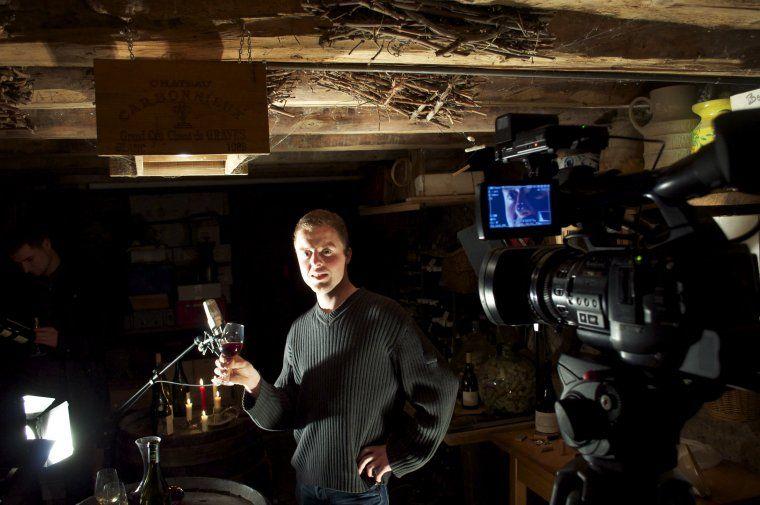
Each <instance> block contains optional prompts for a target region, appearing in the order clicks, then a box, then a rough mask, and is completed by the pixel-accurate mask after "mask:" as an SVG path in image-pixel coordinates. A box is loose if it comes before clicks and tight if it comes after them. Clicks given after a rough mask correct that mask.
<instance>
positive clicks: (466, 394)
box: [462, 352, 480, 409]
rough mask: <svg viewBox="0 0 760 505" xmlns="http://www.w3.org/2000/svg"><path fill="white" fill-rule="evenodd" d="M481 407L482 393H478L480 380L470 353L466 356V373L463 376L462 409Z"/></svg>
mask: <svg viewBox="0 0 760 505" xmlns="http://www.w3.org/2000/svg"><path fill="white" fill-rule="evenodd" d="M479 406H480V392H479V391H478V378H477V376H476V375H475V367H474V366H473V364H472V357H471V355H470V353H469V352H468V353H467V354H466V355H465V363H464V373H463V374H462V408H465V409H476V408H478V407H479Z"/></svg>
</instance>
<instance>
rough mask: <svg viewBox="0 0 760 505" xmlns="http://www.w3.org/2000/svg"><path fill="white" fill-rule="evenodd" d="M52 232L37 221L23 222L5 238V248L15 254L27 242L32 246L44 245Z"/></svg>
mask: <svg viewBox="0 0 760 505" xmlns="http://www.w3.org/2000/svg"><path fill="white" fill-rule="evenodd" d="M49 238H50V234H49V233H48V231H47V228H45V227H44V226H42V225H39V224H36V223H21V224H19V225H17V226H16V227H15V228H14V229H13V230H11V231H10V232H9V233H8V234H7V235H6V236H5V238H4V240H3V248H4V249H5V253H6V254H8V255H12V254H15V253H16V252H17V251H18V250H19V249H21V248H22V247H23V246H24V245H25V244H26V245H29V246H31V247H42V243H43V242H44V241H45V239H49Z"/></svg>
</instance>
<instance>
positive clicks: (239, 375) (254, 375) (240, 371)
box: [211, 354, 261, 396]
mask: <svg viewBox="0 0 760 505" xmlns="http://www.w3.org/2000/svg"><path fill="white" fill-rule="evenodd" d="M214 365H215V366H216V368H214V375H215V377H214V378H212V379H211V382H213V383H214V384H216V385H222V386H234V385H235V384H240V385H242V386H243V387H245V389H246V391H248V392H249V393H251V394H252V395H253V396H258V393H259V382H261V375H260V374H259V371H258V370H256V369H255V368H254V367H253V365H251V364H250V363H249V362H248V361H246V360H244V359H243V358H241V357H240V356H233V357H232V359H229V360H228V359H225V357H224V354H222V356H221V357H220V358H219V359H217V360H216V361H215V362H214Z"/></svg>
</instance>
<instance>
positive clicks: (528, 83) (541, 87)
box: [20, 67, 643, 110]
mask: <svg viewBox="0 0 760 505" xmlns="http://www.w3.org/2000/svg"><path fill="white" fill-rule="evenodd" d="M27 72H28V73H29V74H30V75H31V76H32V78H33V79H34V86H33V90H32V99H31V102H30V103H28V104H25V105H22V106H21V107H20V108H22V109H51V110H58V109H92V108H94V107H95V84H94V80H93V72H92V69H91V68H85V67H33V68H28V69H27ZM642 92H643V87H642V85H641V84H640V83H631V82H612V81H599V82H595V83H594V84H593V85H590V84H589V83H588V82H587V81H573V80H559V79H542V78H522V79H520V78H507V77H494V78H488V79H484V80H483V83H482V84H481V85H479V86H478V87H477V93H478V101H479V103H480V104H481V105H482V106H484V107H488V106H502V107H510V106H515V107H529V106H534V105H542V106H547V107H552V108H563V109H571V108H594V107H601V108H604V107H610V106H613V107H621V106H625V105H626V104H627V103H629V102H630V101H631V100H632V99H633V98H634V97H636V96H638V95H640V94H641V93H642ZM277 105H279V106H283V107H295V108H302V107H357V106H365V107H371V105H370V104H367V103H366V102H365V101H358V100H356V99H355V98H353V97H352V96H350V95H348V94H346V93H343V92H340V91H335V90H331V89H326V88H321V87H315V86H312V85H309V83H308V78H307V77H302V78H301V81H300V82H299V84H298V85H297V86H296V87H295V89H294V90H293V92H292V93H291V97H290V98H289V99H288V100H287V101H286V102H284V103H277Z"/></svg>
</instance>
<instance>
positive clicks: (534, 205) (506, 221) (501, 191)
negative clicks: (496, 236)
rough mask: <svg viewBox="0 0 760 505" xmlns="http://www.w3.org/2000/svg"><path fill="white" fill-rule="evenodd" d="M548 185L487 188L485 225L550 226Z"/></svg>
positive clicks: (549, 188)
mask: <svg viewBox="0 0 760 505" xmlns="http://www.w3.org/2000/svg"><path fill="white" fill-rule="evenodd" d="M551 225H552V207H551V185H549V184H525V185H521V186H489V187H488V226H489V227H490V228H493V229H495V230H499V229H503V228H523V227H526V226H551Z"/></svg>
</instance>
